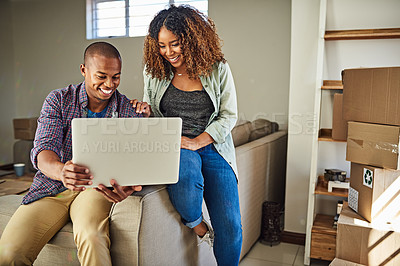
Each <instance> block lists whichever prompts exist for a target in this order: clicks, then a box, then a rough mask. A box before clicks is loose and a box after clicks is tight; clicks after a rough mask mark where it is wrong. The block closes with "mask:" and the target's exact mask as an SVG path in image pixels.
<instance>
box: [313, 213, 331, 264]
mask: <svg viewBox="0 0 400 266" xmlns="http://www.w3.org/2000/svg"><path fill="white" fill-rule="evenodd" d="M335 253H336V228H333V216H330V215H324V214H317V216H316V217H315V220H314V224H313V227H312V230H311V248H310V257H311V258H314V259H320V260H328V261H331V260H333V259H334V258H335Z"/></svg>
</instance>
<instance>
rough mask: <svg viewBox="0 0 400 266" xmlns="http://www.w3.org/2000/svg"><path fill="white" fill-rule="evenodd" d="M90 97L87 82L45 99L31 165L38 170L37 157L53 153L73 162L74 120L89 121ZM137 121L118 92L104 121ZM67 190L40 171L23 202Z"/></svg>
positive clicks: (63, 160) (59, 90)
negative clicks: (72, 139)
mask: <svg viewBox="0 0 400 266" xmlns="http://www.w3.org/2000/svg"><path fill="white" fill-rule="evenodd" d="M87 106H88V97H87V93H86V89H85V82H82V83H80V84H78V85H69V86H68V87H66V88H63V89H58V90H54V91H52V92H50V94H49V95H48V96H47V97H46V99H45V101H44V103H43V107H42V110H41V112H40V116H39V119H38V126H37V129H36V135H35V140H34V143H33V144H34V147H33V149H32V150H31V161H32V164H33V166H34V167H35V168H36V169H38V166H37V156H38V154H39V153H40V152H41V151H43V150H51V151H53V152H55V153H56V154H57V155H58V157H59V158H60V160H61V162H63V163H66V162H67V161H69V160H71V159H72V143H71V120H72V119H73V118H77V117H87V110H88V109H87ZM115 115H117V116H118V117H137V116H141V115H138V114H136V112H135V110H134V109H133V108H132V105H131V104H130V103H129V99H128V98H127V97H126V96H125V95H122V94H121V93H119V92H118V91H115V92H114V94H113V95H112V96H111V98H110V101H109V103H108V106H107V111H106V114H105V117H112V116H115ZM65 190H67V188H66V187H65V186H64V185H63V183H62V182H61V181H58V180H54V179H51V178H49V177H47V176H45V175H44V174H43V173H42V172H41V171H40V170H39V169H38V171H37V172H36V175H35V178H34V179H33V183H32V185H31V187H30V189H29V192H28V193H27V194H26V195H25V197H24V198H23V199H22V204H28V203H30V202H33V201H35V200H38V199H41V198H43V197H47V196H55V195H57V194H58V193H61V192H63V191H65Z"/></svg>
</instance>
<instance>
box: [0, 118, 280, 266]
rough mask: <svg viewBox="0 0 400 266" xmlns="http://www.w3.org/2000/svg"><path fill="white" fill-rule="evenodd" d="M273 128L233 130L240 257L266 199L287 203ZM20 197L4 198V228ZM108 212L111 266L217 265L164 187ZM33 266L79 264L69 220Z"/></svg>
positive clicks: (262, 123) (0, 216)
mask: <svg viewBox="0 0 400 266" xmlns="http://www.w3.org/2000/svg"><path fill="white" fill-rule="evenodd" d="M274 130H277V124H275V123H270V122H269V121H267V120H256V121H254V122H252V123H250V122H241V123H239V124H238V125H237V126H236V127H235V128H234V129H233V131H232V133H233V136H234V143H235V146H236V157H237V165H238V173H239V176H238V178H239V200H240V205H241V206H240V207H241V215H242V226H243V246H242V254H241V258H242V257H243V256H244V255H245V254H246V253H247V252H248V251H249V250H250V248H251V247H252V245H253V244H254V243H255V242H256V241H257V240H258V238H259V236H260V232H261V212H262V203H263V202H264V201H265V200H271V201H277V202H280V203H282V204H283V200H284V187H285V169H286V146H287V132H286V131H276V132H273V133H271V132H272V131H274ZM268 133H270V134H268ZM21 198H22V196H18V195H9V196H3V197H0V232H2V231H3V230H4V227H5V226H6V224H7V222H8V220H9V219H10V217H11V215H12V214H13V213H14V211H15V210H16V209H17V208H18V206H19V204H20V202H21ZM204 211H205V216H206V217H207V218H208V215H207V211H206V209H205V208H204ZM110 217H111V218H110V235H111V256H112V260H113V265H117V266H119V265H151V266H155V265H162V266H166V265H174V266H177V265H182V266H184V265H204V266H210V265H216V262H215V259H214V256H213V252H212V250H211V249H210V248H209V247H208V246H207V244H206V243H203V244H201V245H200V246H197V241H198V240H197V237H196V235H195V234H194V233H193V232H192V231H191V230H190V229H188V228H187V227H185V226H183V225H182V223H181V222H180V216H179V214H178V213H177V212H176V211H175V209H174V208H173V206H172V205H171V203H170V201H169V198H168V193H167V190H166V187H165V186H148V187H145V188H144V189H143V191H141V192H138V193H135V194H134V195H132V196H130V197H129V198H127V199H126V200H124V201H123V202H121V203H118V204H116V205H114V206H113V208H112V210H111V213H110ZM34 265H44V266H47V265H79V261H78V259H77V256H76V246H75V243H74V241H73V237H72V225H71V223H68V224H67V225H65V226H64V227H63V228H62V229H61V231H60V232H58V233H57V234H56V235H55V236H54V237H53V238H52V239H51V240H50V242H49V243H48V244H47V245H46V246H45V247H44V248H43V250H42V251H41V253H40V254H39V256H38V258H37V260H36V261H35V264H34Z"/></svg>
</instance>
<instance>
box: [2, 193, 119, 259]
mask: <svg viewBox="0 0 400 266" xmlns="http://www.w3.org/2000/svg"><path fill="white" fill-rule="evenodd" d="M111 206H112V203H110V202H108V201H107V200H106V199H105V198H104V197H103V196H102V195H101V194H100V193H99V192H97V191H95V190H94V189H87V190H85V191H83V192H73V191H71V190H66V191H64V192H62V193H60V194H58V195H56V196H55V197H45V198H42V199H40V200H37V201H35V202H32V203H30V204H28V205H21V206H20V207H19V208H18V209H17V211H16V212H15V213H14V215H13V216H12V217H11V220H10V221H9V222H8V224H7V226H6V228H5V229H4V232H3V234H2V236H1V239H0V265H32V264H33V262H34V261H35V259H36V257H37V256H38V254H39V252H40V251H41V249H42V248H43V247H44V245H46V243H47V242H48V241H49V240H50V239H51V238H52V237H53V236H54V235H55V234H56V233H57V232H58V231H59V230H60V229H61V228H62V227H63V226H64V225H65V224H66V223H67V222H68V221H69V219H71V221H72V224H73V232H74V240H75V243H76V245H77V247H78V258H79V261H80V263H81V265H111V257H110V251H109V248H110V237H109V223H108V218H109V212H110V209H111ZM67 259H68V258H65V260H66V261H67Z"/></svg>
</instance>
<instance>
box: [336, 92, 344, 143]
mask: <svg viewBox="0 0 400 266" xmlns="http://www.w3.org/2000/svg"><path fill="white" fill-rule="evenodd" d="M342 114H343V94H341V93H335V95H334V96H333V118H332V139H334V140H346V139H347V121H346V120H344V119H343V115H342Z"/></svg>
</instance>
